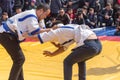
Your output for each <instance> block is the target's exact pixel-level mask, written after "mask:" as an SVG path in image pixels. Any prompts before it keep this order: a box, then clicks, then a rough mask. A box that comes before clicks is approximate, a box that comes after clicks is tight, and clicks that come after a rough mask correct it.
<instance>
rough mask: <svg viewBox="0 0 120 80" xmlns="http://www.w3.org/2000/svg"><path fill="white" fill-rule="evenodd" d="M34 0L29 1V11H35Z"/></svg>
mask: <svg viewBox="0 0 120 80" xmlns="http://www.w3.org/2000/svg"><path fill="white" fill-rule="evenodd" d="M36 7H37V6H36V0H31V5H30V6H29V9H36Z"/></svg>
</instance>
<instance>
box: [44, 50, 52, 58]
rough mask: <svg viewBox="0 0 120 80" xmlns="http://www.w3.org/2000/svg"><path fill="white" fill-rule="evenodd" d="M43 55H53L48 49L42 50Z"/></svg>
mask: <svg viewBox="0 0 120 80" xmlns="http://www.w3.org/2000/svg"><path fill="white" fill-rule="evenodd" d="M43 55H45V56H50V57H52V56H53V55H52V52H50V51H44V52H43Z"/></svg>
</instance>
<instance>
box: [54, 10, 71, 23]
mask: <svg viewBox="0 0 120 80" xmlns="http://www.w3.org/2000/svg"><path fill="white" fill-rule="evenodd" d="M56 19H57V20H59V21H61V22H62V23H63V24H69V23H70V17H69V15H68V14H66V13H65V11H64V9H63V8H62V9H60V11H59V15H58V16H57V18H56Z"/></svg>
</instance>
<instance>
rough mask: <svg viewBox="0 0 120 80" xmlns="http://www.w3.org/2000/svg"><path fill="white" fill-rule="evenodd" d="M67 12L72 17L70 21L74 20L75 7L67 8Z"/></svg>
mask: <svg viewBox="0 0 120 80" xmlns="http://www.w3.org/2000/svg"><path fill="white" fill-rule="evenodd" d="M67 14H68V15H69V17H70V23H71V22H72V21H73V19H74V18H75V14H74V12H73V9H72V8H69V9H68V10H67Z"/></svg>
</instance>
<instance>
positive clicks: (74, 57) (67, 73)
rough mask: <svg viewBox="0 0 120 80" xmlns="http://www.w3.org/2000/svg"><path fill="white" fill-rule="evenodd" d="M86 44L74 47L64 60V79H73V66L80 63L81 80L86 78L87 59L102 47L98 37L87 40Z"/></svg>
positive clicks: (96, 53) (79, 74)
mask: <svg viewBox="0 0 120 80" xmlns="http://www.w3.org/2000/svg"><path fill="white" fill-rule="evenodd" d="M84 43H85V44H84V45H82V46H80V47H78V48H76V49H74V50H73V51H72V53H71V54H70V55H68V56H67V57H66V58H65V60H64V80H72V66H73V64H75V63H77V64H78V69H79V71H78V72H79V73H78V76H79V80H86V65H85V61H86V60H88V59H90V58H92V57H94V56H96V55H98V54H99V53H100V51H101V49H102V46H101V43H100V41H99V40H98V39H95V40H86V41H84Z"/></svg>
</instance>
